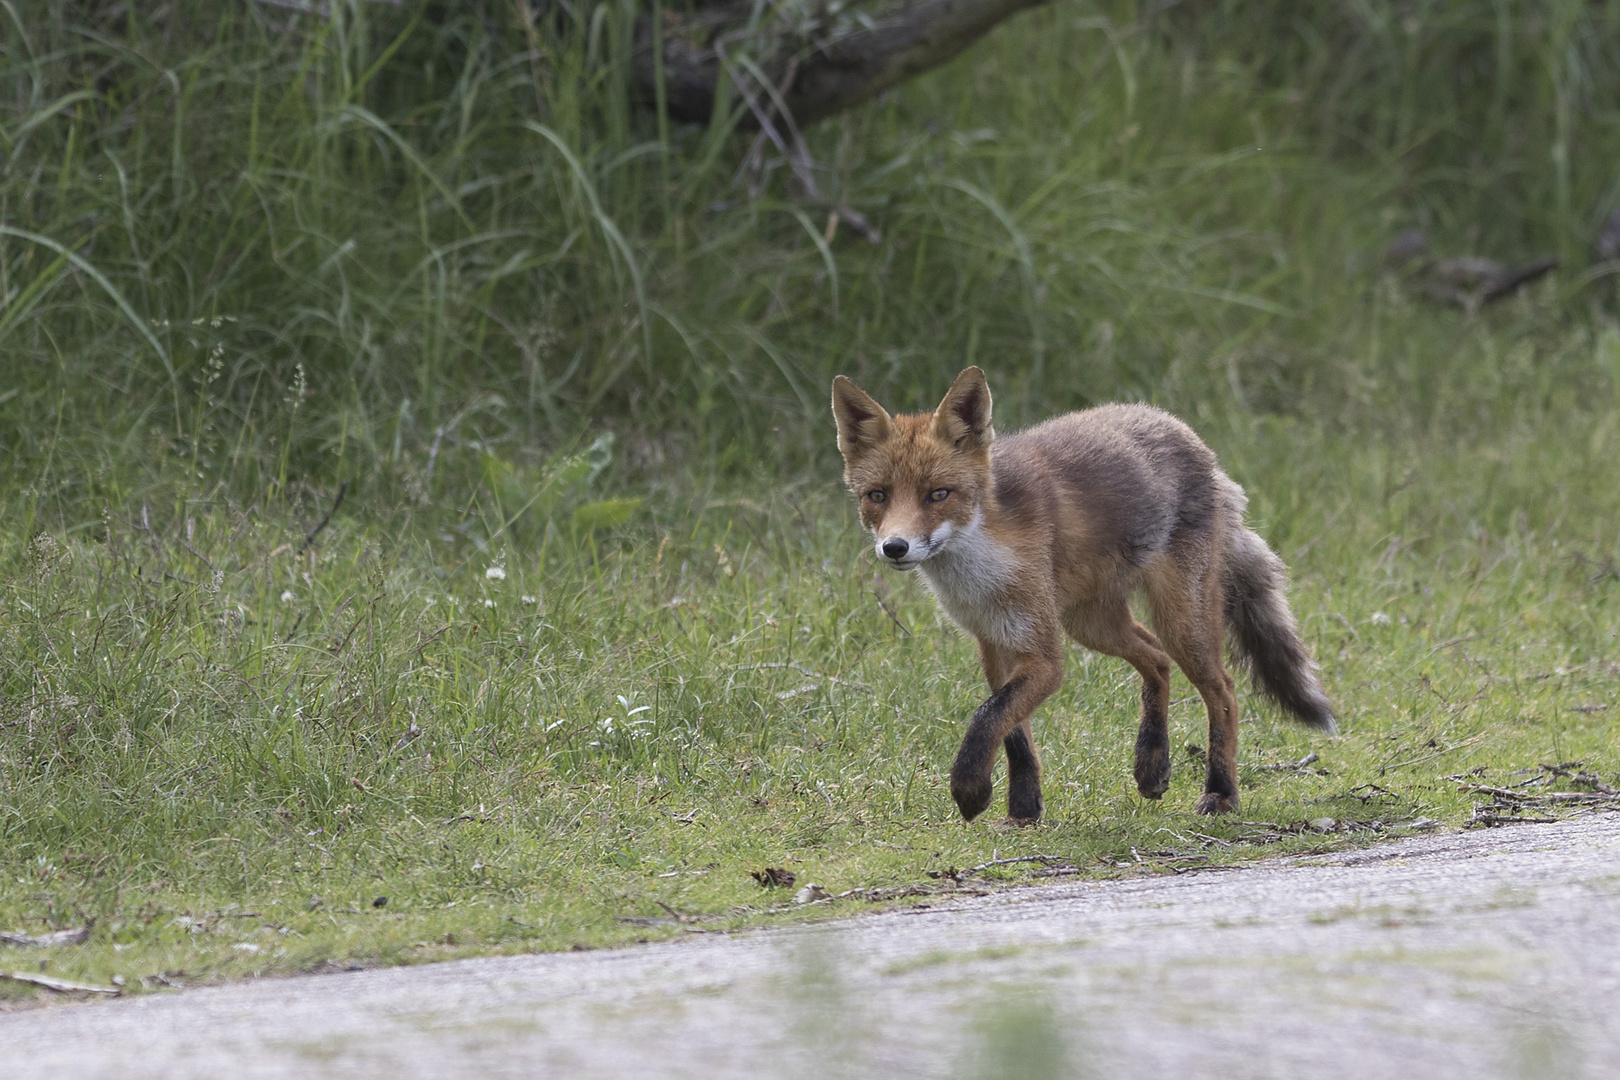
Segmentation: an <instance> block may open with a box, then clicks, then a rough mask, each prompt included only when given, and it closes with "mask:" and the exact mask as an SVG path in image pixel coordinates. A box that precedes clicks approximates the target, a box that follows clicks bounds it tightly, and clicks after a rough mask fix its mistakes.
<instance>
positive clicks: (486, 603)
mask: <svg viewBox="0 0 1620 1080" xmlns="http://www.w3.org/2000/svg"><path fill="white" fill-rule="evenodd" d="M484 606H485V607H494V606H495V601H493V600H485V601H484Z"/></svg>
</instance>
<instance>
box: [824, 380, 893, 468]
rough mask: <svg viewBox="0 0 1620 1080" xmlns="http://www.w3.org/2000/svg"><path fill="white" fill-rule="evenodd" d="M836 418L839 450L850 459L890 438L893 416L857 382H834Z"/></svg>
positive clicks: (834, 410)
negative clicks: (856, 383)
mask: <svg viewBox="0 0 1620 1080" xmlns="http://www.w3.org/2000/svg"><path fill="white" fill-rule="evenodd" d="M832 409H833V419H835V420H837V421H838V451H839V453H841V454H843V455H844V458H845V459H846V460H848V459H850V458H854V457H857V456H859V455H860V454H861V453H863V452H865V451H867V450H870V449H871V448H872V447H874V446H876V445H877V444H878V443H880V442H882V441H883V440H884V439H887V438H888V437H889V429H890V422H889V414H888V413H887V412H886V411H884V408H883V406H881V405H879V404H878V403H877V402H876V401H875V400H874V399H873V397H872V395H871V394H868V393H867V392H866V391H865V390H862V389H861V388H860V387H858V386H856V385H855V383H854V381H853V380H851V379H849V378H847V377H845V376H843V375H839V376H838V377H836V378H835V379H833V387H832Z"/></svg>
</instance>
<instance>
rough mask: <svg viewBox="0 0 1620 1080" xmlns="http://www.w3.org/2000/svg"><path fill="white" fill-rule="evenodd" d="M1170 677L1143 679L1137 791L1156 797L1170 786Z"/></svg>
mask: <svg viewBox="0 0 1620 1080" xmlns="http://www.w3.org/2000/svg"><path fill="white" fill-rule="evenodd" d="M1169 689H1170V687H1169V680H1162V681H1161V680H1159V679H1157V678H1149V677H1148V676H1145V675H1144V676H1143V678H1142V726H1141V727H1140V728H1138V729H1137V732H1136V768H1135V775H1136V790H1137V791H1139V792H1141V793H1142V797H1143V798H1146V799H1157V798H1160V797H1161V796H1163V795H1164V793H1165V791H1166V790H1168V789H1169V787H1170V722H1169V715H1168V711H1169V710H1168V706H1169V703H1168V701H1167V700H1166V699H1167V698H1168V697H1169V696H1170V695H1169Z"/></svg>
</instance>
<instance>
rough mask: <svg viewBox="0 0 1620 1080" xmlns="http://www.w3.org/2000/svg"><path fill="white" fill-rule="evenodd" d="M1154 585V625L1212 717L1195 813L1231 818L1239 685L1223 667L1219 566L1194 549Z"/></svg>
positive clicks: (1234, 796) (1235, 793)
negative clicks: (1222, 815)
mask: <svg viewBox="0 0 1620 1080" xmlns="http://www.w3.org/2000/svg"><path fill="white" fill-rule="evenodd" d="M1183 554H1184V557H1183V558H1181V559H1176V560H1175V561H1174V564H1173V568H1172V569H1170V570H1169V572H1168V573H1166V574H1164V575H1163V576H1162V577H1159V578H1157V579H1156V580H1150V582H1149V585H1148V602H1149V605H1150V606H1151V607H1152V609H1153V624H1154V627H1155V628H1156V629H1157V630H1158V631H1159V634H1160V636H1161V638H1162V639H1163V641H1164V647H1165V648H1166V650H1168V651H1169V653H1170V656H1171V658H1172V659H1174V660H1175V662H1176V666H1177V667H1179V668H1181V671H1182V673H1183V674H1184V675H1186V676H1187V680H1188V681H1189V682H1191V683H1192V684H1193V688H1194V689H1196V690H1197V691H1198V696H1199V697H1201V698H1203V699H1204V708H1205V710H1206V711H1207V713H1208V714H1209V754H1208V758H1207V765H1206V766H1205V772H1204V794H1203V795H1201V796H1200V797H1199V799H1198V802H1197V804H1196V805H1195V806H1194V807H1193V809H1194V810H1195V811H1196V812H1197V813H1200V814H1226V813H1232V812H1234V811H1236V810H1237V808H1238V787H1237V744H1238V719H1239V709H1238V701H1237V684H1236V683H1234V682H1233V680H1232V676H1231V674H1230V673H1229V672H1227V670H1226V667H1225V666H1224V665H1223V664H1222V663H1221V635H1222V631H1223V620H1222V598H1221V594H1220V573H1219V569H1218V568H1219V563H1218V562H1213V564H1212V560H1207V559H1202V558H1198V557H1197V552H1194V551H1188V552H1185V553H1183Z"/></svg>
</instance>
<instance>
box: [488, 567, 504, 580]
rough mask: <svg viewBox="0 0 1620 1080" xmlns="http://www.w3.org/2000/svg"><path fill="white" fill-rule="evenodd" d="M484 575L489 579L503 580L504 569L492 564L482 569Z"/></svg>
mask: <svg viewBox="0 0 1620 1080" xmlns="http://www.w3.org/2000/svg"><path fill="white" fill-rule="evenodd" d="M484 576H485V577H487V578H489V580H491V581H505V580H506V571H505V570H503V569H501V568H500V567H499V566H492V567H490V568H489V569H488V570H485V571H484Z"/></svg>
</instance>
